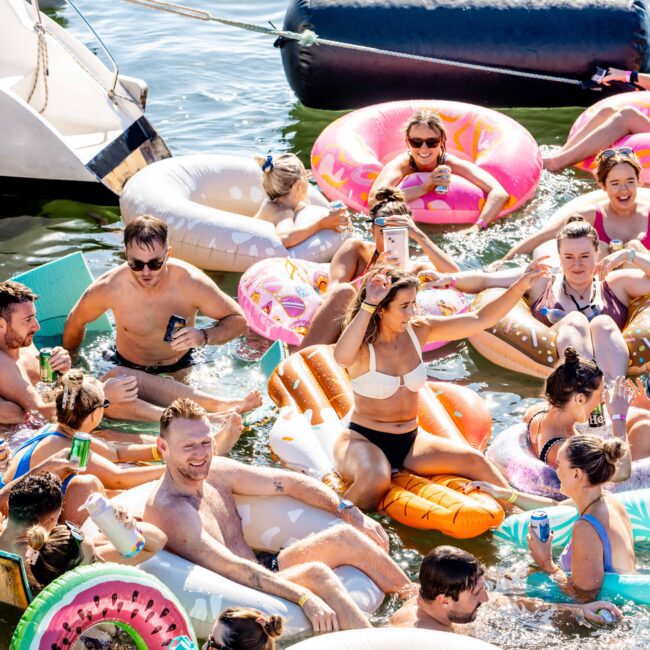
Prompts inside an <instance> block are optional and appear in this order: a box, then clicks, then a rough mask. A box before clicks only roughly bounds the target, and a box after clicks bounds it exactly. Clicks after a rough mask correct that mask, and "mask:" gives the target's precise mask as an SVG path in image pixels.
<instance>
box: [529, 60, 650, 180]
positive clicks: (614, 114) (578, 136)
mask: <svg viewBox="0 0 650 650" xmlns="http://www.w3.org/2000/svg"><path fill="white" fill-rule="evenodd" d="M612 81H622V82H625V83H633V84H635V85H636V86H637V87H639V88H642V89H645V90H650V74H643V73H639V72H636V71H634V70H619V69H618V68H609V69H608V71H607V75H606V76H605V77H603V79H602V81H601V82H600V83H601V84H603V85H605V86H609V84H610V82H612ZM633 133H650V119H649V118H648V116H647V115H645V114H644V113H643V112H641V111H640V110H639V109H637V108H633V107H632V106H626V107H624V108H616V107H609V106H603V107H602V108H600V109H599V110H597V111H596V112H595V113H594V115H593V116H592V117H591V119H590V120H589V121H588V122H587V123H586V124H585V125H584V126H583V127H582V128H581V129H580V130H578V131H576V132H575V133H574V134H573V135H572V136H571V137H570V138H569V139H568V140H567V141H566V143H565V144H564V146H563V147H562V148H561V149H560V151H559V152H557V153H553V154H549V155H547V156H542V162H543V164H544V168H545V169H548V170H549V171H551V172H558V171H561V170H562V169H564V168H565V167H570V166H571V165H575V164H576V163H578V162H580V161H581V160H584V159H585V158H589V156H593V155H594V154H595V153H596V152H598V151H600V150H601V149H605V148H606V147H609V146H611V145H612V143H614V142H617V141H618V140H620V139H621V138H623V137H625V136H626V135H632V134H633Z"/></svg>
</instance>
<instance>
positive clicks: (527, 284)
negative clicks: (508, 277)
mask: <svg viewBox="0 0 650 650" xmlns="http://www.w3.org/2000/svg"><path fill="white" fill-rule="evenodd" d="M547 259H548V256H547V255H545V256H544V257H538V258H537V259H536V260H533V261H532V262H531V263H530V264H529V265H528V266H527V267H526V269H525V270H524V272H523V273H522V274H521V276H520V277H519V278H518V279H517V280H515V281H514V282H513V284H512V286H513V287H514V286H516V287H517V288H518V289H519V290H520V291H521V293H522V295H523V294H525V293H526V292H527V291H529V290H530V289H531V287H532V286H533V285H534V284H535V283H536V282H539V281H540V280H541V279H542V278H547V277H550V275H551V265H550V264H549V263H548V262H546V261H545V260H547Z"/></svg>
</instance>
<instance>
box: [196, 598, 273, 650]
mask: <svg viewBox="0 0 650 650" xmlns="http://www.w3.org/2000/svg"><path fill="white" fill-rule="evenodd" d="M283 627H284V621H283V619H282V617H281V616H276V615H273V614H271V615H267V614H263V613H262V612H260V611H259V610H257V609H252V608H250V607H229V608H228V609H226V610H225V611H224V612H222V614H221V616H219V618H218V619H217V621H216V622H215V624H214V627H213V628H212V634H211V635H210V637H209V638H208V641H207V643H205V645H204V646H203V648H202V650H210V649H211V648H214V649H220V650H273V648H275V639H277V638H278V637H279V636H280V635H281V634H282V630H283Z"/></svg>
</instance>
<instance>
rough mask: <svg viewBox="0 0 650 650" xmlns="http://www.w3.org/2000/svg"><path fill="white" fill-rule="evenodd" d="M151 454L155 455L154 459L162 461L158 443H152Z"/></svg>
mask: <svg viewBox="0 0 650 650" xmlns="http://www.w3.org/2000/svg"><path fill="white" fill-rule="evenodd" d="M151 455H152V456H153V459H154V460H155V461H161V460H162V456H161V455H160V451H159V450H158V445H152V447H151Z"/></svg>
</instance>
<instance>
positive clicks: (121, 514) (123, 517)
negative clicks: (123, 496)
mask: <svg viewBox="0 0 650 650" xmlns="http://www.w3.org/2000/svg"><path fill="white" fill-rule="evenodd" d="M113 512H115V521H118V522H119V523H121V524H123V525H124V526H125V527H126V528H130V529H133V528H135V526H136V524H137V523H138V522H137V521H136V520H135V517H134V516H133V515H132V514H131V513H130V512H129V511H128V510H127V509H126V508H125V507H124V506H121V505H119V504H118V503H114V504H113Z"/></svg>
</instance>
